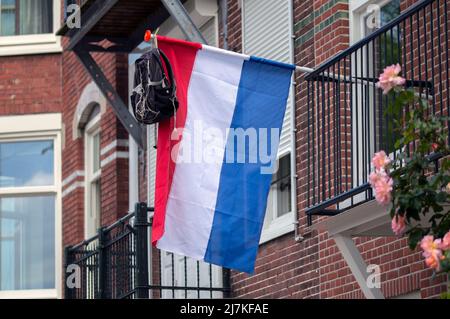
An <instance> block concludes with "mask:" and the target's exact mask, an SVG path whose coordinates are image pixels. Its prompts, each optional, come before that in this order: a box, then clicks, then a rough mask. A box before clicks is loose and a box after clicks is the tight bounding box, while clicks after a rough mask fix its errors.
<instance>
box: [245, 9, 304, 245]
mask: <svg viewBox="0 0 450 319" xmlns="http://www.w3.org/2000/svg"><path fill="white" fill-rule="evenodd" d="M292 6H293V5H292V1H291V0H279V1H272V0H242V25H243V31H242V39H243V40H242V42H243V43H242V46H243V51H244V53H245V54H248V55H256V56H260V57H263V58H268V59H272V60H275V61H280V62H285V63H293V60H294V58H293V56H294V54H293V42H292V41H293V40H292V36H291V35H292V24H293V22H292ZM267 21H277V23H276V24H272V25H271V26H270V27H269V28H267V27H266V26H267ZM264 39H270V41H266V40H264ZM294 107H295V105H294V98H293V88H291V92H290V95H289V99H288V103H287V107H286V114H285V116H284V122H283V129H282V131H281V136H280V146H279V150H278V171H277V172H276V173H275V174H274V175H273V177H272V184H271V187H270V193H269V198H268V202H267V211H266V217H265V221H264V227H263V232H262V235H261V243H263V242H266V241H269V240H271V239H274V238H276V237H278V236H281V235H284V234H286V233H287V232H290V231H293V230H294V224H293V219H294V217H293V209H292V207H293V199H294V198H295V189H294V187H292V185H293V177H292V175H291V165H292V158H293V155H292V144H293V132H292V127H293V115H292V114H294V111H293V110H294Z"/></svg>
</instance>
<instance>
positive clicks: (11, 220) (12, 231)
mask: <svg viewBox="0 0 450 319" xmlns="http://www.w3.org/2000/svg"><path fill="white" fill-rule="evenodd" d="M54 288H55V197H54V196H40V197H14V198H13V197H11V198H0V290H23V289H54Z"/></svg>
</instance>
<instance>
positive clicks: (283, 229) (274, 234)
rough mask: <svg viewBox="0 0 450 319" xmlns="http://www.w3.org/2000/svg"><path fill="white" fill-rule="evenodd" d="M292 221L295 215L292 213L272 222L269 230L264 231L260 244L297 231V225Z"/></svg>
mask: <svg viewBox="0 0 450 319" xmlns="http://www.w3.org/2000/svg"><path fill="white" fill-rule="evenodd" d="M292 219H293V213H292V212H290V213H287V214H285V215H283V216H281V217H278V218H276V219H274V220H272V222H271V223H270V225H269V226H268V227H267V228H265V229H263V231H262V233H261V238H260V240H259V244H260V245H262V244H264V243H267V242H269V241H271V240H274V239H276V238H278V237H281V236H283V235H286V234H289V233H291V232H293V231H294V230H295V228H294V227H295V225H294V223H293V222H292Z"/></svg>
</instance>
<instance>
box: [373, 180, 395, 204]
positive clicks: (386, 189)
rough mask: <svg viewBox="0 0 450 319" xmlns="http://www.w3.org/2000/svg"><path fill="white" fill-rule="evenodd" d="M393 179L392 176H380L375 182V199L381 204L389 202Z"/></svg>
mask: <svg viewBox="0 0 450 319" xmlns="http://www.w3.org/2000/svg"><path fill="white" fill-rule="evenodd" d="M392 185H393V181H392V178H390V177H386V178H382V179H380V180H379V181H377V183H376V184H375V199H376V200H377V202H378V203H380V204H381V205H387V204H389V203H390V202H391V192H392Z"/></svg>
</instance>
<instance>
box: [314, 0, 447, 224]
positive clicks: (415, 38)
mask: <svg viewBox="0 0 450 319" xmlns="http://www.w3.org/2000/svg"><path fill="white" fill-rule="evenodd" d="M449 7H450V5H449V4H448V0H427V1H420V2H417V3H416V4H415V5H414V6H413V7H410V8H409V9H407V10H406V11H404V12H403V13H402V14H401V15H400V16H398V17H397V18H395V19H393V20H392V21H391V22H389V23H388V24H386V25H385V26H383V27H381V28H379V29H378V30H375V31H374V32H373V33H371V34H370V35H369V36H368V37H366V38H365V39H363V40H362V41H360V42H358V43H356V44H355V45H353V46H351V47H350V48H348V49H347V50H345V51H343V52H341V53H340V54H338V55H336V56H335V57H333V58H332V59H330V60H329V61H327V62H325V63H324V64H322V65H321V66H320V67H318V68H317V69H316V70H315V71H314V72H312V73H310V74H308V76H306V80H307V92H308V115H307V117H308V120H307V121H308V122H307V123H308V125H307V132H306V134H307V136H308V147H307V159H308V171H307V174H308V194H307V197H308V203H307V205H308V207H309V209H307V211H306V213H307V215H308V217H309V223H310V224H311V222H312V216H313V215H335V214H338V213H340V212H342V211H344V210H346V209H349V208H351V207H354V206H356V205H359V204H361V203H363V202H366V201H368V200H371V199H373V195H372V191H371V189H370V186H369V184H368V175H369V174H370V169H371V167H370V161H371V158H372V156H373V154H374V153H375V152H376V151H378V150H380V149H384V150H386V151H387V152H389V153H391V155H393V156H395V155H396V152H395V150H394V148H393V145H394V140H395V139H396V133H394V131H393V130H392V125H390V123H392V121H391V119H389V118H388V116H387V115H386V114H385V113H386V112H385V109H386V107H387V105H388V104H389V102H390V101H391V98H392V97H388V96H387V95H383V94H382V91H381V90H380V89H378V88H376V83H377V81H378V75H379V74H380V73H382V71H383V69H384V68H385V67H386V66H388V65H392V64H396V63H399V64H401V66H402V68H403V70H402V76H403V77H405V78H406V80H407V82H406V86H407V87H410V88H414V89H415V91H416V94H418V95H421V96H422V97H425V98H427V99H428V100H429V102H430V105H431V109H430V112H433V113H440V114H442V115H447V114H449V109H450V105H449V103H450V98H449V95H450V93H449V92H450V85H449V16H450V15H449V14H450V13H449V11H448V10H449ZM397 134H398V133H397Z"/></svg>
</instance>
